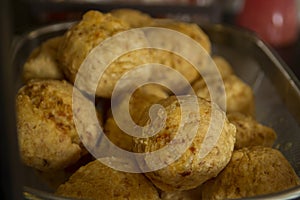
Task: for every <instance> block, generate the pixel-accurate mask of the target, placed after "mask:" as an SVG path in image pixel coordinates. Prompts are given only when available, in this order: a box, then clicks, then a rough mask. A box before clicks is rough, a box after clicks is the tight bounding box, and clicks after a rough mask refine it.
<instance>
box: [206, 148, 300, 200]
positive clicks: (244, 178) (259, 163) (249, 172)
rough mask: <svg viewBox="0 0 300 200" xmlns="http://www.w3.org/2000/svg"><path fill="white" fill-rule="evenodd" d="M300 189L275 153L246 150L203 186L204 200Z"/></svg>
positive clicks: (268, 150)
mask: <svg viewBox="0 0 300 200" xmlns="http://www.w3.org/2000/svg"><path fill="white" fill-rule="evenodd" d="M296 185H299V177H298V176H297V175H296V173H295V171H294V169H293V168H292V166H291V165H290V164H289V162H288V161H287V160H286V159H285V157H284V156H283V155H282V154H281V153H280V152H279V151H278V150H275V149H272V148H269V147H261V146H255V147H249V148H243V149H239V150H236V151H234V152H233V155H232V158H231V161H230V162H229V164H228V165H227V167H226V168H225V169H224V170H223V171H222V172H221V173H220V174H219V175H218V176H217V177H216V178H215V179H212V180H210V181H208V182H206V183H205V184H204V185H203V192H202V198H203V199H211V200H213V199H235V198H242V197H252V196H256V195H262V194H269V193H274V192H279V191H282V190H285V189H288V188H291V187H294V186H296Z"/></svg>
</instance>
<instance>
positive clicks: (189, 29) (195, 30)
mask: <svg viewBox="0 0 300 200" xmlns="http://www.w3.org/2000/svg"><path fill="white" fill-rule="evenodd" d="M152 26H154V27H161V28H168V29H172V30H175V31H178V32H181V33H183V34H186V35H187V36H189V37H191V38H192V39H194V40H195V41H196V42H198V43H199V44H200V45H201V46H202V47H203V48H204V49H205V50H206V51H207V52H208V53H209V54H210V53H211V43H210V40H209V37H208V36H207V35H206V34H205V33H204V31H203V30H202V29H201V28H200V27H199V26H198V25H197V24H193V23H184V22H178V21H173V20H165V19H163V20H161V19H156V20H154V21H153V24H152ZM191 52H192V50H191Z"/></svg>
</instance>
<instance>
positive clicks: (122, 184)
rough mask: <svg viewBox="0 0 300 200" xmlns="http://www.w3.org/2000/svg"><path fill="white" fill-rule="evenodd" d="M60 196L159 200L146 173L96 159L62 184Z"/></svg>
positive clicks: (58, 193) (58, 192)
mask: <svg viewBox="0 0 300 200" xmlns="http://www.w3.org/2000/svg"><path fill="white" fill-rule="evenodd" d="M56 194H57V195H62V196H66V197H73V198H74V197H75V198H82V199H93V200H97V199H99V200H100V199H105V200H106V199H107V200H109V199H120V200H121V199H129V200H143V199H144V200H158V199H159V195H158V192H157V190H156V189H155V187H154V186H153V185H152V184H151V182H150V181H149V180H148V179H147V178H146V177H145V176H144V175H142V174H132V173H126V172H120V171H116V170H114V169H112V168H109V167H107V166H105V165H104V164H102V163H101V162H100V161H98V160H95V161H93V162H90V163H89V164H87V165H86V166H83V167H81V168H80V169H79V170H78V171H76V172H75V173H74V174H73V175H72V176H71V177H70V179H69V180H68V181H67V182H66V183H64V184H62V185H61V186H59V188H58V189H57V191H56Z"/></svg>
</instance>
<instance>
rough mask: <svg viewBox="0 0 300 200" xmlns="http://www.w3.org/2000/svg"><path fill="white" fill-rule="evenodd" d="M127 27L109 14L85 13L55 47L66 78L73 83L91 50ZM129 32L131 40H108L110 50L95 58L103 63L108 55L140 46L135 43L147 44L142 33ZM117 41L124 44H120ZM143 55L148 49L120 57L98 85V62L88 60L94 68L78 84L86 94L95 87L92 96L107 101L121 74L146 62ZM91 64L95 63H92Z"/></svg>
mask: <svg viewBox="0 0 300 200" xmlns="http://www.w3.org/2000/svg"><path fill="white" fill-rule="evenodd" d="M129 28H130V27H129V25H128V24H127V23H126V22H124V21H122V20H120V19H118V18H116V17H114V16H112V15H111V14H102V13H101V12H98V11H89V12H87V13H86V14H84V15H83V18H82V20H81V21H80V22H79V23H77V24H75V25H74V26H73V27H71V29H70V30H68V31H67V32H66V33H65V35H64V38H63V42H62V43H61V45H60V48H59V54H58V59H59V61H60V62H61V64H62V68H63V71H64V73H65V75H66V77H67V78H68V79H69V80H70V81H71V82H72V83H74V82H75V79H76V75H77V72H78V70H79V68H80V66H81V64H82V62H83V61H84V59H85V58H86V57H87V56H88V54H89V53H90V52H91V50H92V49H93V48H94V47H96V46H97V45H99V44H100V43H101V42H102V41H104V40H105V39H107V38H109V37H111V36H113V35H115V34H117V33H120V32H123V31H126V30H128V29H129ZM131 33H132V34H131V37H132V38H133V39H132V40H131V39H129V38H127V37H123V38H120V37H119V38H118V39H116V40H111V41H110V42H112V44H111V46H113V48H109V50H107V51H105V52H104V53H103V52H102V53H103V54H101V55H100V54H99V56H98V55H97V59H98V58H99V59H102V60H105V59H107V58H108V56H109V55H112V54H114V53H118V52H119V50H120V49H122V50H128V51H129V50H132V47H140V46H139V44H145V43H146V42H147V41H146V40H145V38H144V34H143V33H142V32H140V31H135V32H131ZM121 42H125V43H126V44H122V45H120V43H121ZM147 52H148V50H147V49H144V50H141V51H133V52H128V53H125V54H124V55H122V56H120V57H119V58H118V59H117V60H115V61H114V62H112V63H111V64H110V65H109V66H108V67H107V68H106V70H105V71H104V73H103V74H102V76H101V77H100V78H101V79H100V81H99V82H98V78H99V76H100V74H99V75H96V76H95V70H96V69H97V68H98V66H97V63H98V62H97V61H96V60H94V59H92V58H91V59H89V61H88V62H89V63H88V65H89V66H93V67H95V68H93V69H87V70H93V71H85V72H84V73H82V74H81V76H82V77H83V78H84V80H82V81H83V83H82V84H83V86H85V87H86V90H87V91H86V92H88V93H91V92H94V91H92V90H91V87H92V86H93V85H95V84H96V88H97V89H96V92H95V93H96V96H99V97H106V98H110V97H111V95H112V91H113V89H114V86H115V84H116V82H117V81H118V80H119V79H120V78H121V76H122V75H123V74H124V73H125V72H127V71H129V70H131V69H133V68H135V67H137V66H139V65H141V64H145V63H147V61H149V58H148V57H147V56H148V55H149V53H147ZM95 62H97V63H96V64H95ZM93 64H95V65H93ZM103 67H106V66H103ZM146 73H147V72H146V71H145V75H147V74H146ZM93 75H94V76H93ZM97 84H98V86H97Z"/></svg>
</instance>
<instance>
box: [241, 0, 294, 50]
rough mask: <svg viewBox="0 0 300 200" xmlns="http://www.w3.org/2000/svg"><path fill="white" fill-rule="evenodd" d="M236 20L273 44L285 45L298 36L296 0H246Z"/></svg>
mask: <svg viewBox="0 0 300 200" xmlns="http://www.w3.org/2000/svg"><path fill="white" fill-rule="evenodd" d="M236 22H237V24H238V25H240V26H243V27H246V28H248V29H250V30H253V31H255V32H256V33H257V34H258V35H259V36H260V37H261V38H262V39H263V40H264V41H266V42H267V43H269V44H271V45H273V46H287V45H289V44H291V43H293V42H295V41H296V39H297V36H298V27H297V7H296V1H295V0H272V1H262V0H246V1H245V3H244V6H243V8H242V9H241V12H240V13H239V14H238V15H237V19H236Z"/></svg>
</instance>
